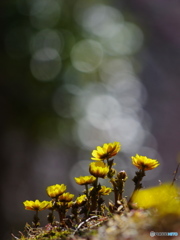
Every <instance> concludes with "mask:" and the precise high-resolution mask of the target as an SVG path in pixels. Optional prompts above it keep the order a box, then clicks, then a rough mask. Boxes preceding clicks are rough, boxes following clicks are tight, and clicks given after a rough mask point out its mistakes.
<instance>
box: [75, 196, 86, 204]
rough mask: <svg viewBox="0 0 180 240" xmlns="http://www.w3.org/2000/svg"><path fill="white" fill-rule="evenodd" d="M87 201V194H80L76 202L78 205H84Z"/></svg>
mask: <svg viewBox="0 0 180 240" xmlns="http://www.w3.org/2000/svg"><path fill="white" fill-rule="evenodd" d="M86 201H87V196H86V195H85V194H83V195H81V196H79V197H77V198H76V201H75V204H77V205H78V206H81V205H83V204H84V203H85V202H86Z"/></svg>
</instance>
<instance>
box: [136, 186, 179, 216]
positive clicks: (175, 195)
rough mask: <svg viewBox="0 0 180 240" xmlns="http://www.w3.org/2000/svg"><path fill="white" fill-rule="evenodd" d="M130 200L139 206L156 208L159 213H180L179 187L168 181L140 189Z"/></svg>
mask: <svg viewBox="0 0 180 240" xmlns="http://www.w3.org/2000/svg"><path fill="white" fill-rule="evenodd" d="M132 202H133V203H134V204H137V207H139V208H144V209H149V208H156V209H157V210H158V213H159V214H161V215H165V214H180V208H179V206H180V199H179V188H177V187H176V186H172V185H171V184H170V183H164V184H162V185H160V186H155V187H151V188H148V189H140V190H138V191H136V192H135V194H134V195H133V198H132Z"/></svg>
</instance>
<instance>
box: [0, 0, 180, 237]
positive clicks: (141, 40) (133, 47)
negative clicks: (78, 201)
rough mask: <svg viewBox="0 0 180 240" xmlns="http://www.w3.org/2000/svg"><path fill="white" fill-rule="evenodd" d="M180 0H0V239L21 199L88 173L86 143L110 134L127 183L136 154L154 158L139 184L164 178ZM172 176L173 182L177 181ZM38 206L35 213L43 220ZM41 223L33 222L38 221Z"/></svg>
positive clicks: (16, 217)
mask: <svg viewBox="0 0 180 240" xmlns="http://www.w3.org/2000/svg"><path fill="white" fill-rule="evenodd" d="M179 8H180V2H179V1H176V0H174V1H173V2H172V1H168V0H163V1H162V0H156V1H149V0H136V1H133V0H128V1H117V0H113V1H106V0H104V1H103V0H96V1H95V0H87V1H83V0H74V1H71V0H66V1H64V0H24V1H22V0H16V1H12V0H6V1H5V0H4V1H2V2H1V14H0V16H1V23H2V24H1V43H0V47H1V55H0V59H1V72H0V74H1V81H0V91H1V94H0V109H1V117H0V130H1V135H0V159H1V168H0V171H1V174H0V178H1V205H0V206H1V207H0V213H1V222H2V223H1V229H2V234H1V239H2V240H8V239H11V236H10V234H11V232H13V233H14V234H16V233H18V231H23V228H24V225H25V223H26V222H29V223H31V220H32V216H33V213H32V212H31V211H25V210H24V207H23V204H22V202H23V201H25V200H35V199H39V200H50V199H49V197H48V196H47V195H46V191H45V189H46V187H47V186H49V185H53V184H57V183H58V184H62V183H64V184H67V186H68V187H67V190H68V191H70V192H71V193H74V194H76V196H77V195H78V194H79V193H80V192H81V191H82V190H83V189H82V187H80V186H76V184H75V183H74V179H73V178H74V177H79V176H80V175H87V174H88V165H89V163H90V158H91V151H92V150H93V149H95V148H96V146H98V145H100V146H101V145H102V144H103V143H105V142H107V143H108V142H114V141H119V142H121V144H122V150H121V152H120V153H119V154H118V155H117V156H116V158H115V161H116V163H117V165H116V169H117V170H118V171H120V170H125V171H126V172H127V174H128V176H129V179H128V181H127V186H126V192H125V195H127V196H128V194H129V193H130V192H131V191H132V190H133V187H134V186H133V182H132V181H131V179H132V178H133V176H134V172H135V171H136V169H135V167H134V166H131V159H130V157H131V156H133V155H135V154H136V153H138V154H140V155H146V156H148V157H150V158H154V159H157V160H159V162H160V164H161V165H160V166H159V167H158V168H157V169H155V170H153V171H152V172H151V171H149V172H147V174H146V175H147V176H146V177H145V179H144V182H143V185H144V187H148V186H152V185H156V184H158V182H159V180H160V181H162V182H165V181H172V178H173V172H174V170H175V169H176V166H177V157H178V154H179V151H180V146H179V142H180V141H179V139H180V137H179V134H180V124H179V123H180V94H179V91H180V81H179V76H180V67H179V62H180V33H179V28H180V15H179ZM177 183H179V181H178V180H177ZM46 214H47V212H46V213H44V212H42V213H40V217H42V219H43V218H44V222H45V223H46V219H45V217H46ZM42 224H43V221H42Z"/></svg>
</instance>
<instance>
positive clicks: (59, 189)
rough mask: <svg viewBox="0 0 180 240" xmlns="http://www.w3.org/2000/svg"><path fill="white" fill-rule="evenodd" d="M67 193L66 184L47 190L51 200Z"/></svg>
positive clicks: (53, 186)
mask: <svg viewBox="0 0 180 240" xmlns="http://www.w3.org/2000/svg"><path fill="white" fill-rule="evenodd" d="M65 191H66V185H64V184H56V185H52V186H49V187H47V188H46V192H47V194H48V196H49V197H51V198H55V197H58V196H60V195H61V194H63V193H64V192H65Z"/></svg>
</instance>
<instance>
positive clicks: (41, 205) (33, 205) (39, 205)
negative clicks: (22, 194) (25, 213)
mask: <svg viewBox="0 0 180 240" xmlns="http://www.w3.org/2000/svg"><path fill="white" fill-rule="evenodd" d="M23 204H24V206H25V209H26V210H33V211H42V210H44V209H47V208H49V205H50V202H49V201H42V202H40V201H39V200H35V201H28V200H26V201H24V202H23Z"/></svg>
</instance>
